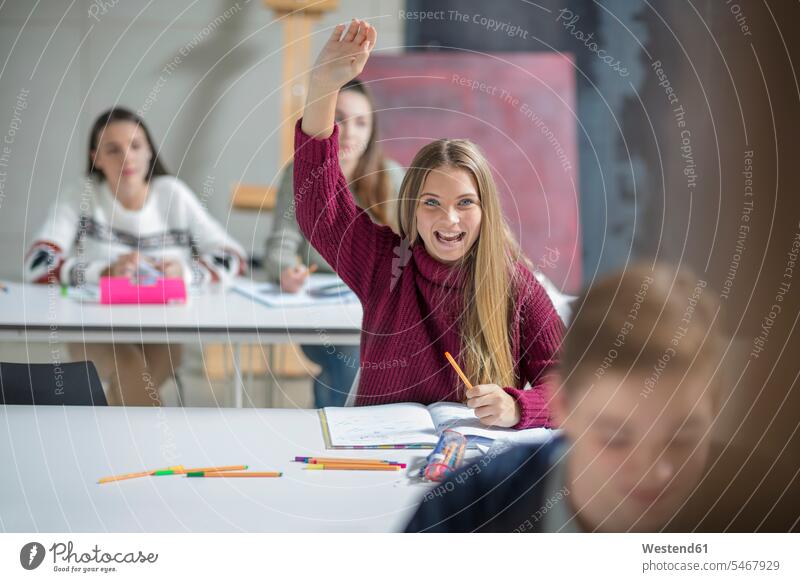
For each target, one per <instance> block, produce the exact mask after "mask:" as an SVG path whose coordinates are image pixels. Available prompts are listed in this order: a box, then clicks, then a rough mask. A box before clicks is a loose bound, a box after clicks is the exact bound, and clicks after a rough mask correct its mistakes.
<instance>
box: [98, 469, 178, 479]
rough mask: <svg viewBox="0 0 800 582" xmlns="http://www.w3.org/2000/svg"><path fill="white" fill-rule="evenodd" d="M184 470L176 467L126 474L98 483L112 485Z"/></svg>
mask: <svg viewBox="0 0 800 582" xmlns="http://www.w3.org/2000/svg"><path fill="white" fill-rule="evenodd" d="M181 469H183V465H175V466H173V467H167V468H166V469H156V470H154V471H139V472H138V473H126V474H124V475H114V476H112V477H102V478H101V479H98V480H97V482H98V483H112V482H114V481H124V480H125V479H136V478H137V477H148V476H150V475H155V474H156V473H158V472H160V471H178V470H181Z"/></svg>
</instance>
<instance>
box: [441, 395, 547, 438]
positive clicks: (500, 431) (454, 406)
mask: <svg viewBox="0 0 800 582" xmlns="http://www.w3.org/2000/svg"><path fill="white" fill-rule="evenodd" d="M428 411H429V412H430V415H431V418H432V419H433V423H434V427H435V428H436V432H437V433H440V434H441V433H442V432H443V431H444V430H446V429H448V428H451V429H453V430H456V431H458V432H460V433H461V434H463V435H471V436H481V437H486V438H489V439H503V440H508V441H512V442H514V443H531V444H533V443H541V442H547V441H548V440H550V439H551V438H553V436H554V435H553V433H554V431H553V430H551V429H547V428H529V429H525V430H513V429H510V428H488V427H486V426H484V425H482V424H481V422H480V420H478V417H477V416H475V411H474V410H472V409H471V408H469V407H468V406H466V405H464V404H459V403H457V402H436V403H435V404H430V405H429V406H428Z"/></svg>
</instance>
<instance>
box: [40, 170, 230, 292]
mask: <svg viewBox="0 0 800 582" xmlns="http://www.w3.org/2000/svg"><path fill="white" fill-rule="evenodd" d="M133 251H139V253H141V254H142V255H145V256H148V257H151V258H153V259H172V260H177V261H180V262H181V264H182V265H183V273H184V278H185V280H186V283H187V284H188V285H201V284H204V283H207V282H213V281H223V282H224V281H227V280H228V279H230V278H232V277H235V276H237V275H240V274H242V273H243V272H244V270H245V259H244V257H245V252H244V249H242V247H241V245H239V244H238V243H237V242H236V241H234V240H233V239H232V238H231V237H230V236H228V234H227V233H226V232H225V230H224V229H223V228H222V226H220V224H219V223H218V222H217V221H216V220H214V219H213V218H212V217H211V216H210V215H209V214H208V212H206V210H205V209H204V208H203V206H202V205H201V204H200V202H199V200H198V199H197V198H196V196H195V195H194V193H193V192H192V191H191V190H190V189H189V187H188V186H187V185H186V184H184V183H183V182H182V181H180V180H179V179H178V178H175V177H174V176H158V177H155V178H153V179H152V180H151V181H150V189H149V192H148V194H147V200H146V201H145V204H144V206H143V207H142V209H141V210H127V209H126V208H125V207H123V206H122V204H120V203H119V202H118V201H117V199H116V198H115V196H114V195H113V194H112V192H111V190H110V189H109V188H108V184H107V183H106V182H105V181H104V180H103V181H98V180H97V179H94V178H88V179H87V180H86V181H85V182H84V183H83V187H78V188H74V189H71V190H68V191H66V192H65V193H63V194H62V195H60V196H59V198H58V199H57V200H56V201H55V202H54V203H53V205H52V206H51V208H50V211H49V212H48V215H47V219H46V221H45V223H44V224H43V225H42V227H41V229H40V230H39V232H38V234H37V236H36V239H35V240H34V241H33V243H32V244H31V247H30V250H29V251H28V254H27V255H26V259H25V279H26V280H28V281H34V282H39V283H46V282H48V281H49V280H50V279H51V277H52V278H54V279H55V280H57V281H59V282H60V283H61V284H62V285H72V286H79V285H83V284H85V283H90V284H91V283H97V282H99V279H100V275H101V273H102V272H103V271H104V270H105V269H107V268H108V267H109V266H110V265H111V264H112V263H114V261H115V260H116V259H117V258H118V257H119V256H121V255H123V254H127V253H131V252H133Z"/></svg>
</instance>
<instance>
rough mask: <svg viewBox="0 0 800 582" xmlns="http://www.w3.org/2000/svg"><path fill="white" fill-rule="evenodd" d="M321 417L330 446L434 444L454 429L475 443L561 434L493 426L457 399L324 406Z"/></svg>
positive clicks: (521, 440) (526, 440) (523, 440)
mask: <svg viewBox="0 0 800 582" xmlns="http://www.w3.org/2000/svg"><path fill="white" fill-rule="evenodd" d="M320 417H321V419H322V430H323V434H324V437H325V444H326V446H327V447H328V448H331V449H375V448H432V447H433V446H435V445H436V442H437V441H438V440H439V435H440V434H441V433H442V432H443V431H444V430H445V429H448V428H451V429H453V430H456V431H458V432H460V433H461V434H463V435H466V436H467V437H468V438H469V439H470V442H471V443H472V444H473V445H474V444H479V443H488V442H491V441H493V440H495V439H504V440H509V441H512V442H518V443H541V442H545V441H547V440H549V439H550V438H552V437H553V436H554V432H555V431H553V430H550V429H546V428H531V429H527V430H511V429H504V428H487V427H485V426H483V425H482V424H481V423H480V421H479V420H478V418H477V417H476V416H475V412H474V411H473V410H472V409H471V408H468V407H467V406H465V405H463V404H457V403H454V402H436V403H434V404H429V405H428V406H425V405H424V404H417V403H414V402H403V403H399V404H381V405H378V406H356V407H347V408H333V407H330V408H323V409H322V410H320Z"/></svg>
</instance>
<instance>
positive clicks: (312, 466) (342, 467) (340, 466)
mask: <svg viewBox="0 0 800 582" xmlns="http://www.w3.org/2000/svg"><path fill="white" fill-rule="evenodd" d="M306 469H308V470H318V471H399V470H400V466H399V465H363V464H362V465H359V464H355V465H346V464H344V463H333V464H330V463H329V464H322V463H309V464H308V465H306Z"/></svg>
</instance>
